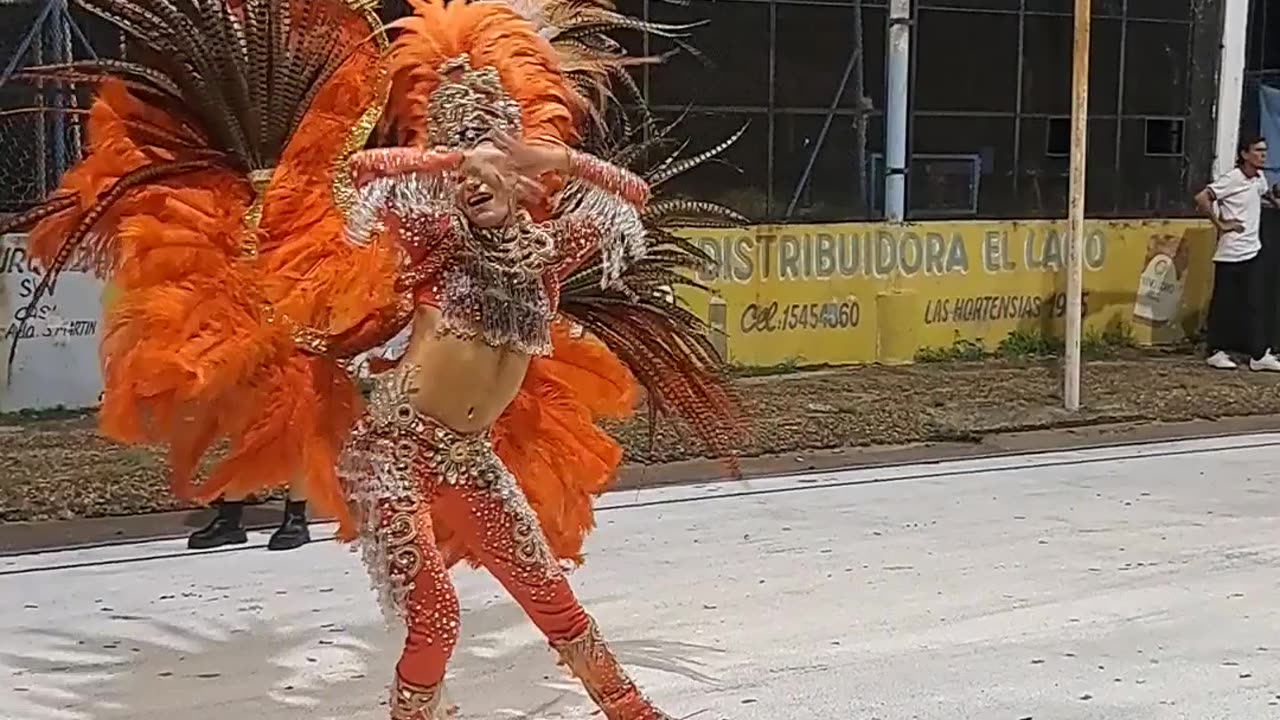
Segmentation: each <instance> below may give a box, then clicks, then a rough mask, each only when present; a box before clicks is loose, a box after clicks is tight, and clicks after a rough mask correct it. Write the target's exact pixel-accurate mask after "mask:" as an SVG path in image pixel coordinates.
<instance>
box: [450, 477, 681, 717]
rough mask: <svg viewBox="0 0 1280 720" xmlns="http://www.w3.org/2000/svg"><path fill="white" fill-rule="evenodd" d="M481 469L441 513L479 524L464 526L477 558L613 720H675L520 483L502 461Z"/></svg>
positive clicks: (454, 493) (454, 489)
mask: <svg viewBox="0 0 1280 720" xmlns="http://www.w3.org/2000/svg"><path fill="white" fill-rule="evenodd" d="M480 462H481V463H482V467H483V470H482V471H481V472H479V473H476V474H474V475H472V477H474V478H475V480H474V481H473V482H472V483H470V484H467V485H462V484H455V485H453V486H444V487H441V489H440V491H439V493H438V494H437V496H436V498H435V500H434V501H433V502H434V503H435V505H436V507H437V508H438V509H440V510H441V511H443V512H447V513H449V514H450V516H451V517H457V518H468V519H469V520H473V522H468V523H465V524H464V532H466V533H467V536H466V541H467V543H468V544H469V545H470V546H471V549H472V551H473V552H474V553H475V554H476V556H477V557H478V558H479V559H480V561H481V562H482V563H483V564H484V566H485V569H487V570H488V571H489V572H490V573H491V574H492V575H493V576H494V577H495V578H496V579H497V580H498V581H499V582H500V583H502V585H503V587H505V588H506V590H507V592H509V593H510V594H511V596H512V598H513V599H515V601H516V602H518V603H519V604H520V606H521V607H522V608H523V609H524V611H525V612H526V613H527V614H528V615H529V619H530V620H532V621H533V623H534V624H535V625H537V626H538V629H540V630H541V631H542V632H543V634H544V635H546V637H547V639H548V640H549V641H550V642H551V644H552V646H553V647H554V648H556V649H557V650H559V651H560V654H561V657H562V658H563V661H564V664H566V665H568V666H569V668H570V670H572V671H573V674H574V675H575V676H577V677H578V679H579V680H581V681H582V684H583V685H584V686H586V689H587V693H588V694H589V695H590V696H591V699H592V700H594V701H595V702H596V704H597V705H598V706H599V707H600V709H601V710H602V711H604V714H605V717H607V718H608V720H670V719H669V716H667V715H666V714H664V713H663V712H662V711H660V710H658V709H657V708H655V707H653V705H652V704H650V703H649V701H648V700H646V699H645V698H644V696H643V695H641V694H640V692H639V690H637V689H636V686H635V683H633V682H632V681H631V679H630V678H629V677H627V674H626V672H625V671H624V670H623V669H622V667H621V666H620V665H619V664H618V662H617V660H615V659H614V657H613V654H612V653H611V652H610V651H609V648H608V647H607V646H606V645H605V644H604V641H603V639H601V637H600V632H599V630H597V629H596V626H595V623H594V622H593V621H592V620H591V617H590V616H589V615H587V613H586V611H585V610H583V608H582V605H581V604H580V603H579V602H578V600H577V598H576V597H574V595H573V590H572V589H571V588H570V587H569V582H568V580H567V579H566V578H565V576H564V572H563V571H562V570H561V569H560V567H559V565H558V564H557V563H556V561H555V558H554V556H553V555H552V553H551V550H550V548H549V547H548V546H547V541H546V538H545V537H544V536H543V534H542V528H541V526H540V525H539V524H538V519H537V516H536V515H535V514H534V512H533V509H532V508H531V507H530V506H529V502H528V500H526V499H525V497H524V495H523V494H522V493H521V492H520V490H519V488H518V487H517V485H516V482H515V478H513V477H512V476H511V474H510V473H509V472H507V470H506V469H505V468H503V467H502V465H501V463H499V462H498V461H497V459H496V458H492V457H490V458H484V459H481V460H480ZM447 476H448V475H447V474H446V477H447Z"/></svg>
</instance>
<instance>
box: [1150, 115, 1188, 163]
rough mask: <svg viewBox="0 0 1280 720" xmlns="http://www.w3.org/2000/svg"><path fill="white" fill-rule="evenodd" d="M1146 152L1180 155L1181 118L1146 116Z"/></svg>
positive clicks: (1157, 155) (1166, 155) (1159, 155)
mask: <svg viewBox="0 0 1280 720" xmlns="http://www.w3.org/2000/svg"><path fill="white" fill-rule="evenodd" d="M1146 125H1147V147H1146V154H1147V155H1151V156H1156V157H1169V156H1176V157H1181V155H1182V142H1183V140H1182V138H1183V133H1182V131H1183V126H1184V125H1185V122H1184V121H1183V120H1182V118H1147V123H1146Z"/></svg>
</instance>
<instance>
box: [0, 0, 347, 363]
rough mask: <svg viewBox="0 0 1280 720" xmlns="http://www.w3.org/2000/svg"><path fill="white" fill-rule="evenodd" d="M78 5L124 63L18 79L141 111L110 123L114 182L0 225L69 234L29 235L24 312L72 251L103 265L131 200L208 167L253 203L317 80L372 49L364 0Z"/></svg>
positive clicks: (77, 66)
mask: <svg viewBox="0 0 1280 720" xmlns="http://www.w3.org/2000/svg"><path fill="white" fill-rule="evenodd" d="M76 2H78V3H79V4H80V5H82V6H83V7H84V8H85V9H86V10H87V11H89V12H90V13H93V14H95V15H98V16H100V17H102V18H104V19H106V20H107V21H109V22H111V23H112V24H114V25H115V26H117V27H118V28H119V29H120V30H121V31H122V32H123V33H124V35H125V37H126V44H127V47H128V52H129V55H130V58H131V59H130V60H127V61H124V60H107V59H102V60H92V61H81V62H75V63H71V64H66V65H57V66H41V67H31V68H27V69H25V70H22V71H20V72H18V73H17V74H15V76H14V79H15V80H26V81H31V82H37V83H41V84H50V83H53V84H61V85H63V86H67V87H72V86H74V85H76V84H83V83H86V82H89V83H96V84H97V85H98V86H99V93H100V95H101V94H102V93H109V92H115V93H127V94H128V95H130V96H132V97H134V98H137V99H138V100H140V101H142V103H144V104H145V106H146V107H147V108H148V110H147V112H146V113H145V114H135V115H133V116H130V117H118V118H113V121H115V122H118V123H121V124H123V125H124V126H125V128H126V130H127V135H128V138H129V144H130V148H129V152H128V153H125V154H126V155H128V156H130V157H132V158H134V160H133V161H130V162H128V163H126V164H125V165H124V166H122V167H120V168H119V173H118V176H116V177H115V178H114V180H113V181H112V182H110V183H106V184H102V185H101V186H98V187H82V188H78V189H76V190H74V191H68V189H67V188H65V187H64V188H60V189H59V191H57V192H55V193H54V194H53V195H51V196H50V197H49V198H47V199H46V200H45V201H44V202H42V203H41V204H39V205H38V206H36V207H35V208H33V209H31V210H30V211H29V212H27V213H24V214H21V215H19V216H16V217H13V218H10V219H9V220H7V221H5V222H3V223H0V233H4V232H12V231H21V230H26V229H29V228H31V227H33V226H35V225H36V224H37V223H42V222H48V223H53V224H56V226H58V227H59V228H63V227H65V228H66V230H67V231H66V232H65V233H62V234H59V235H58V236H57V237H56V238H55V239H54V240H52V241H51V242H52V246H47V245H45V244H42V243H41V242H38V240H39V239H38V238H33V242H32V244H31V247H30V250H31V252H32V255H33V256H35V257H36V258H37V259H38V260H39V261H40V263H41V265H42V266H43V269H44V275H43V277H42V279H41V283H40V285H39V287H38V288H37V289H36V292H35V294H34V296H33V297H32V298H31V307H35V306H36V304H37V303H38V302H39V301H40V299H41V298H42V297H43V296H44V295H45V294H46V293H47V292H48V291H49V290H50V288H51V286H52V284H53V283H54V282H55V281H56V279H57V277H58V274H59V272H60V271H61V270H62V269H63V268H64V267H65V266H66V264H67V263H68V261H69V260H70V259H71V258H72V257H73V255H76V254H78V253H86V252H87V253H89V254H91V255H92V256H93V259H94V260H95V264H96V268H97V269H98V271H99V272H100V273H102V274H105V273H106V272H108V271H109V270H110V268H111V267H112V265H113V263H114V257H113V243H114V239H115V235H116V233H115V230H116V228H115V227H114V223H113V222H112V221H113V220H114V219H116V218H114V215H113V208H114V207H115V206H116V204H117V203H119V202H120V200H122V199H123V198H125V197H127V196H130V195H132V194H136V193H138V192H142V191H145V189H146V188H147V187H152V186H157V185H161V184H165V183H171V182H172V181H174V180H175V179H176V178H178V177H180V176H191V175H194V174H198V173H206V174H208V173H212V174H213V175H218V176H223V175H230V176H232V177H234V178H238V180H239V181H240V182H241V183H243V187H244V195H245V197H246V198H248V199H249V200H250V201H252V199H253V198H254V197H255V196H258V197H259V198H260V196H261V193H262V190H263V188H264V186H265V185H266V183H267V180H268V179H269V178H270V174H271V170H272V169H273V168H274V167H275V165H276V162H277V161H278V160H279V158H280V156H281V154H282V153H283V152H284V150H285V148H286V146H287V145H288V143H289V140H290V137H291V136H292V134H293V132H294V130H295V129H296V128H297V126H298V123H299V122H300V121H301V119H302V117H303V115H304V114H305V113H306V110H307V108H308V106H309V104H310V102H311V100H312V99H313V98H314V97H315V95H316V93H317V92H318V91H319V89H320V88H321V87H322V86H323V84H324V82H325V80H327V79H328V78H329V77H330V76H331V75H332V74H333V73H334V72H335V70H337V69H338V68H339V67H340V66H341V65H342V64H343V63H344V62H345V61H346V60H347V59H349V58H350V57H351V56H352V55H353V54H354V53H356V52H358V51H359V50H361V49H362V48H369V47H370V46H371V42H370V40H371V25H370V22H369V21H368V19H367V18H369V17H372V16H371V15H370V14H369V13H370V10H371V7H372V6H371V5H370V4H369V3H368V2H367V1H365V0H352V1H351V3H350V4H348V3H347V2H343V1H342V0H76ZM91 142H92V138H91ZM91 154H92V153H91ZM255 212H256V211H255ZM250 214H251V215H252V214H253V213H252V212H251V213H250ZM249 220H250V221H251V222H252V221H253V220H255V218H254V217H250V218H249ZM51 226H53V225H51V224H46V225H45V226H44V227H51ZM18 337H22V332H19V333H18ZM15 345H16V343H15ZM13 352H14V350H13V349H12V348H11V350H10V364H12V361H13Z"/></svg>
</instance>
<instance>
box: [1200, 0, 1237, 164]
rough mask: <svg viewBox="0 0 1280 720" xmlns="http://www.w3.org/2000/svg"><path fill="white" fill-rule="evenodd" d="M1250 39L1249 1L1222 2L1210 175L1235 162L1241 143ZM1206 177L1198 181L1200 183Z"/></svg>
mask: <svg viewBox="0 0 1280 720" xmlns="http://www.w3.org/2000/svg"><path fill="white" fill-rule="evenodd" d="M1248 37H1249V0H1225V2H1224V3H1223V7H1222V48H1221V56H1220V58H1219V61H1218V63H1219V64H1218V112H1217V131H1216V142H1215V143H1214V154H1213V175H1214V177H1218V176H1220V175H1222V174H1223V173H1225V172H1227V171H1228V170H1230V169H1231V168H1232V167H1234V166H1235V163H1236V143H1237V142H1239V140H1240V106H1241V105H1242V103H1243V100H1244V68H1245V45H1246V44H1247V42H1248ZM1208 179H1209V178H1199V179H1198V180H1197V182H1200V183H1203V182H1204V181H1206V180H1208Z"/></svg>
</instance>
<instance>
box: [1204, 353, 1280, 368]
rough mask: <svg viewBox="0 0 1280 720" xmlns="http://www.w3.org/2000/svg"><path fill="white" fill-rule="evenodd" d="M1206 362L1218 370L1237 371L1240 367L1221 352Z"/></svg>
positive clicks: (1211, 356)
mask: <svg viewBox="0 0 1280 720" xmlns="http://www.w3.org/2000/svg"><path fill="white" fill-rule="evenodd" d="M1271 359H1272V360H1275V358H1271ZM1205 362H1207V363H1208V364H1209V367H1211V368H1215V369H1217V370H1235V369H1236V368H1238V367H1240V366H1239V365H1237V364H1236V361H1235V360H1232V359H1231V356H1230V355H1228V354H1226V353H1224V352H1222V351H1221V350H1219V351H1218V352H1216V353H1214V354H1212V355H1210V356H1209V359H1208V360H1206V361H1205Z"/></svg>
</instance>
